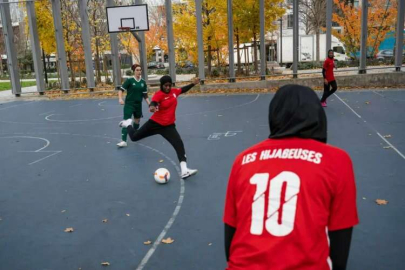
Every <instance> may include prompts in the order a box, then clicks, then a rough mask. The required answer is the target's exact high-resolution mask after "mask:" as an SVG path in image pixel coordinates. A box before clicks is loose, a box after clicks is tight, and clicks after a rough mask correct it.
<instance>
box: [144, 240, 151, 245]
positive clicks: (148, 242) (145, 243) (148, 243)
mask: <svg viewBox="0 0 405 270" xmlns="http://www.w3.org/2000/svg"><path fill="white" fill-rule="evenodd" d="M143 244H144V245H150V244H152V242H151V241H149V240H148V241H146V242H143Z"/></svg>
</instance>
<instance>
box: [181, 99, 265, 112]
mask: <svg viewBox="0 0 405 270" xmlns="http://www.w3.org/2000/svg"><path fill="white" fill-rule="evenodd" d="M259 96H260V94H257V96H256V98H255V99H254V100H251V101H249V102H246V103H242V104H239V105H236V106H232V107H228V108H223V109H217V110H211V111H204V112H197V113H188V114H180V115H178V116H177V117H180V116H189V115H197V114H204V113H211V112H220V111H225V110H230V109H234V108H238V107H242V106H246V105H249V104H252V103H253V102H255V101H257V100H258V99H259Z"/></svg>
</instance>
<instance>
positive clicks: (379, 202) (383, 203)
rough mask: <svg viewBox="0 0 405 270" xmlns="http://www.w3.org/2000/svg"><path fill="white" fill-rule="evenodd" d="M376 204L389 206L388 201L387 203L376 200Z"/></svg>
mask: <svg viewBox="0 0 405 270" xmlns="http://www.w3.org/2000/svg"><path fill="white" fill-rule="evenodd" d="M375 202H376V203H377V204H378V205H386V204H388V201H387V200H382V199H377V200H375Z"/></svg>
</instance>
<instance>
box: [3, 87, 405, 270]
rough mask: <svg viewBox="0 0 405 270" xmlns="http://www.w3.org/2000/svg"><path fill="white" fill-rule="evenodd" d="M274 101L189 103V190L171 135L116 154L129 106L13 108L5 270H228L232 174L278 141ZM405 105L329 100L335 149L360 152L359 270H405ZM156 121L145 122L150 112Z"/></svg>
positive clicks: (355, 248)
mask: <svg viewBox="0 0 405 270" xmlns="http://www.w3.org/2000/svg"><path fill="white" fill-rule="evenodd" d="M319 94H320V93H319ZM272 97H273V94H252V95H248V94H246V95H211V96H209V95H206V96H182V97H180V98H179V106H178V109H177V121H176V124H177V128H178V130H179V133H180V135H181V136H182V139H183V141H184V144H185V148H186V153H187V157H188V165H189V167H191V168H196V169H198V170H199V172H198V174H197V175H195V176H193V177H191V178H189V179H186V180H181V179H180V178H179V176H178V175H179V168H178V161H177V158H176V154H175V152H174V150H173V149H172V147H171V146H170V145H169V144H168V143H167V142H166V141H165V140H164V139H163V138H162V137H160V136H153V137H149V138H146V139H144V140H141V141H139V143H133V142H130V143H129V145H128V147H126V148H123V149H118V148H117V147H116V143H118V142H119V141H120V134H121V132H120V128H119V127H118V122H119V121H120V120H121V118H122V106H120V105H118V101H117V100H116V99H110V100H105V99H104V100H68V101H29V102H21V101H20V102H18V101H17V102H10V103H4V104H0V149H1V152H0V164H1V165H0V269H4V270H20V269H21V270H25V269H34V270H37V269H38V270H45V269H49V270H51V269H58V270H64V269H66V270H68V269H69V270H70V269H79V268H81V269H83V270H86V269H174V270H177V269H187V270H189V269H202V270H207V269H224V268H225V266H226V262H225V253H224V245H223V238H224V237H223V223H222V214H223V206H224V199H225V191H226V185H227V180H228V175H229V171H230V168H231V165H232V163H233V160H234V158H235V156H236V155H237V154H238V153H239V152H241V151H242V150H244V149H246V148H247V147H249V146H251V145H253V144H255V143H257V142H259V141H261V140H264V139H266V138H267V136H268V135H269V128H268V113H267V111H268V105H269V102H270V100H271V98H272ZM144 105H145V104H144ZM404 105H405V91H399V90H398V91H388V90H385V91H376V90H370V91H364V90H362V91H359V92H339V91H338V92H337V95H334V96H331V97H330V98H329V100H328V107H327V108H326V109H325V111H326V113H327V117H328V143H330V144H332V145H335V146H338V147H340V148H343V149H344V150H346V151H347V152H348V153H349V154H350V156H351V157H352V160H353V163H354V168H355V174H356V182H357V192H358V198H357V203H358V211H359V215H360V224H359V225H358V226H357V227H355V229H354V234H353V240H352V246H351V253H350V258H349V263H348V269H353V270H363V269H381V270H387V269H390V270H391V269H392V270H396V269H398V270H399V269H404V268H403V267H404V265H405V257H404V256H403V254H405V246H404V245H403V243H404V242H405V231H404V229H403V228H404V227H405V215H404V209H405V199H404V195H403V194H404V191H405V182H404V180H405V179H404V175H405V166H404V165H405V156H404V154H405V136H404V133H405V117H404V115H405V106H404ZM144 115H145V118H144V119H142V123H144V122H145V121H146V119H148V118H149V117H150V113H149V112H147V109H146V106H144ZM160 167H165V168H167V169H168V170H169V171H170V172H171V180H170V181H169V183H168V184H165V185H159V184H157V183H156V182H155V181H154V180H153V173H154V171H155V170H156V169H157V168H160ZM376 199H384V200H387V201H388V204H387V205H377V204H376V202H375V200H376ZM105 219H107V222H103V220H105ZM66 228H73V230H74V231H73V232H71V233H68V232H64V230H65V229H66ZM168 237H170V238H171V239H173V240H174V242H173V243H171V244H164V243H162V242H161V240H162V239H167V238H168ZM146 241H151V244H150V245H145V244H144V242H146ZM102 262H108V263H110V265H109V266H108V267H107V268H105V267H103V266H102V265H101V263H102Z"/></svg>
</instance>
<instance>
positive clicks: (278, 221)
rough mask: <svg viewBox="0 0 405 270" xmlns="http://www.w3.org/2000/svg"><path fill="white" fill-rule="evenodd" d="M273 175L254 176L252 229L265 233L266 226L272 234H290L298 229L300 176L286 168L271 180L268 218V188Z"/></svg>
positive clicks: (255, 232) (251, 182)
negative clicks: (296, 217) (296, 218)
mask: <svg viewBox="0 0 405 270" xmlns="http://www.w3.org/2000/svg"><path fill="white" fill-rule="evenodd" d="M269 178H270V175H269V174H268V173H257V174H255V175H253V176H252V178H250V184H252V185H256V193H255V195H254V196H253V203H252V223H251V225H250V233H251V234H254V235H261V234H262V233H263V227H264V226H266V230H267V232H269V233H270V234H271V235H274V236H286V235H288V234H290V233H291V232H292V230H293V229H294V222H295V213H296V210H297V199H298V193H299V190H300V178H299V177H298V175H297V174H295V173H293V172H289V171H284V172H281V173H280V174H278V175H277V176H276V177H274V178H272V179H271V180H270V189H269V197H268V201H267V203H268V206H267V209H268V210H267V215H266V217H267V219H266V221H264V216H265V213H264V212H265V203H266V202H265V192H266V190H267V187H268V186H269ZM283 195H284V196H283Z"/></svg>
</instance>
